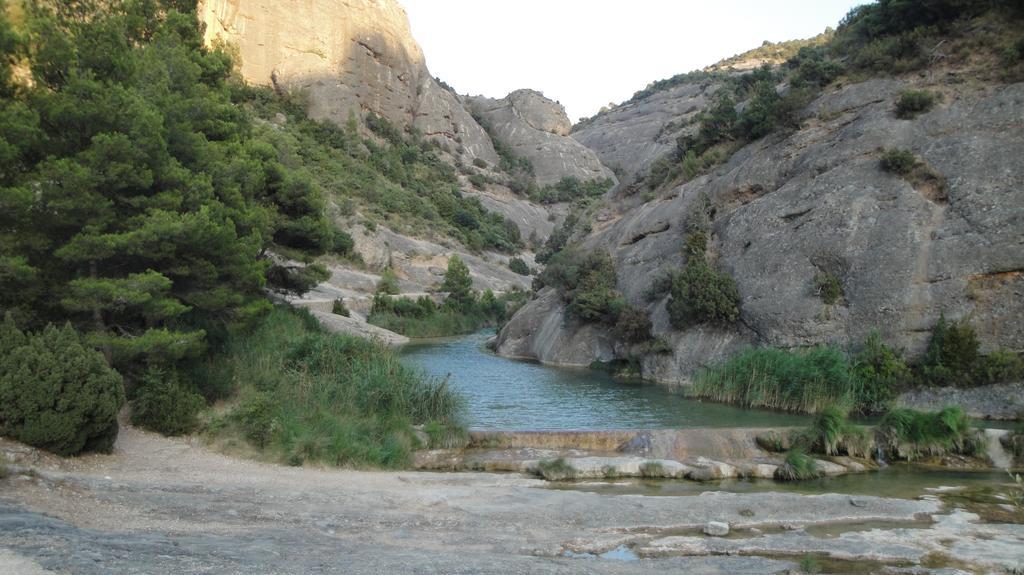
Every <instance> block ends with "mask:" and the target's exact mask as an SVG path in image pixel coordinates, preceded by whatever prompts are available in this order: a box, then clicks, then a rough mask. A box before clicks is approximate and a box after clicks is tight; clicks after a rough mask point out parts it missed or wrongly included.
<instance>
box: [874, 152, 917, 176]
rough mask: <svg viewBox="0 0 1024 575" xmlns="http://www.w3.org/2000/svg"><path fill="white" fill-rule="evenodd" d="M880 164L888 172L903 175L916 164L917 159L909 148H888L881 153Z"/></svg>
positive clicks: (910, 170)
mask: <svg viewBox="0 0 1024 575" xmlns="http://www.w3.org/2000/svg"><path fill="white" fill-rule="evenodd" d="M881 165H882V169H883V170H885V171H887V172H889V173H892V174H896V175H900V176H905V175H907V174H909V173H910V172H912V171H913V170H914V168H916V167H917V166H918V161H917V157H916V156H914V153H913V152H911V151H910V150H897V149H889V150H886V151H885V152H884V153H883V154H882V161H881Z"/></svg>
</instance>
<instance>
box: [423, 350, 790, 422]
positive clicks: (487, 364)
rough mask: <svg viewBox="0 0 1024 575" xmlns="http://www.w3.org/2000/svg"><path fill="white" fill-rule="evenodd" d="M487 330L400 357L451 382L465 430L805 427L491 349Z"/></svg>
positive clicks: (774, 415) (786, 417) (770, 414)
mask: <svg viewBox="0 0 1024 575" xmlns="http://www.w3.org/2000/svg"><path fill="white" fill-rule="evenodd" d="M492 335H494V332H493V330H485V331H482V332H479V333H476V334H472V335H468V336H460V337H453V338H444V339H435V340H430V341H423V342H416V343H412V344H410V345H408V346H406V347H405V349H404V351H403V358H404V359H405V361H406V362H407V363H408V364H409V365H412V366H414V367H418V368H420V369H422V370H424V371H425V372H426V373H427V374H428V375H431V376H434V377H438V378H445V377H447V378H448V382H449V385H451V387H452V388H453V389H454V390H456V391H457V392H458V393H459V394H460V395H462V396H463V397H464V398H465V400H466V403H467V406H466V407H467V417H468V421H467V425H468V426H469V427H470V428H473V429H485V430H509V431H514V430H537V431H541V430H569V429H571V430H581V431H583V430H588V431H589V430H602V429H677V428H690V427H780V426H791V425H806V424H807V423H808V422H809V421H810V418H809V417H808V416H805V415H797V414H790V413H779V412H774V411H766V410H754V409H741V408H738V407H734V406H730V405H722V404H717V403H708V402H701V401H696V400H692V399H688V398H686V397H684V396H683V395H682V394H680V393H678V392H673V391H672V390H671V389H669V388H667V387H665V386H660V385H653V384H649V383H643V382H640V381H630V380H623V379H620V378H615V377H612V376H610V375H608V374H606V373H604V372H600V371H595V370H590V369H569V368H556V367H549V366H545V365H541V364H539V363H535V362H527V361H516V360H510V359H506V358H503V357H499V356H497V355H495V354H494V353H492V352H490V351H489V350H488V349H487V348H486V347H485V343H486V341H487V339H488V338H490V337H491V336H492Z"/></svg>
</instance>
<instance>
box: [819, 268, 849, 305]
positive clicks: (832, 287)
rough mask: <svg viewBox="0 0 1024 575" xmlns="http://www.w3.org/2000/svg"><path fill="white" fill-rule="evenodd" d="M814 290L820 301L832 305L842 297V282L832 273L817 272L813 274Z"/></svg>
mask: <svg viewBox="0 0 1024 575" xmlns="http://www.w3.org/2000/svg"><path fill="white" fill-rule="evenodd" d="M814 292H815V293H816V294H818V297H820V298H821V301H823V302H825V303H826V304H828V305H833V304H835V303H836V302H838V301H839V300H840V299H842V298H843V284H842V282H840V281H839V278H837V277H836V276H835V275H834V274H832V273H829V272H819V273H817V274H815V276H814Z"/></svg>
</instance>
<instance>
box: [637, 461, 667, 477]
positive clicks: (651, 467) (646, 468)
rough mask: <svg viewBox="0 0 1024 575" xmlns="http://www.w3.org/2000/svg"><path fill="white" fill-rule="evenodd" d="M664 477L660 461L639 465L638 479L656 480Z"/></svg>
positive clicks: (663, 469)
mask: <svg viewBox="0 0 1024 575" xmlns="http://www.w3.org/2000/svg"><path fill="white" fill-rule="evenodd" d="M666 475H667V474H666V473H665V466H664V465H662V464H661V462H660V461H645V462H643V463H641V464H640V477H648V478H652V479H657V478H659V477H665V476H666Z"/></svg>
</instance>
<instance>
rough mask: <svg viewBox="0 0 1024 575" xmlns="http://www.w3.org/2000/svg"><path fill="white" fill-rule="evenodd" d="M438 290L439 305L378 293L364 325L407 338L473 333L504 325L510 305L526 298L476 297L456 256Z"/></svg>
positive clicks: (429, 300) (515, 295)
mask: <svg viewBox="0 0 1024 575" xmlns="http://www.w3.org/2000/svg"><path fill="white" fill-rule="evenodd" d="M439 289H440V291H441V292H446V293H447V295H446V296H445V300H444V302H443V303H442V304H441V305H438V304H436V303H435V302H434V300H433V299H432V298H430V297H429V296H420V297H419V298H417V299H415V300H414V299H411V298H406V297H389V296H388V295H387V294H384V293H378V294H377V295H376V296H374V298H373V307H372V308H371V310H370V315H369V317H368V318H367V321H368V322H370V323H371V324H373V325H377V326H380V327H383V328H385V329H388V330H391V331H394V332H397V333H400V334H403V335H406V336H409V337H441V336H449V335H459V334H465V333H472V332H475V331H478V330H480V329H481V328H483V327H486V326H494V325H498V324H499V323H501V322H502V321H504V320H505V319H506V318H507V316H508V314H509V309H510V308H509V304H510V303H520V302H521V300H522V299H523V297H525V295H526V294H523V293H518V292H512V293H509V294H505V295H503V296H502V297H500V298H499V297H495V295H494V293H493V292H492V291H491V290H489V289H488V290H485V291H484V292H483V294H478V293H477V292H476V290H474V289H473V279H472V278H471V277H470V274H469V268H468V267H467V266H466V264H465V263H463V261H462V260H461V259H460V258H459V256H457V255H454V256H452V257H451V259H449V260H448V270H447V271H446V272H445V277H444V282H442V284H441V286H440V288H439Z"/></svg>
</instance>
